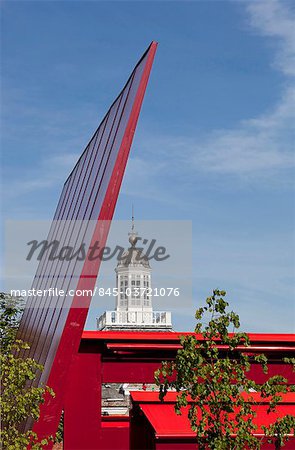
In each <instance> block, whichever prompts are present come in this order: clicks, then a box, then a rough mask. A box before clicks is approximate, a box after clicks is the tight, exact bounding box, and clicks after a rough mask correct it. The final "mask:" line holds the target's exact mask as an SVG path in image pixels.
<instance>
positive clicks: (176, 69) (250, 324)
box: [1, 0, 295, 332]
mask: <svg viewBox="0 0 295 450" xmlns="http://www.w3.org/2000/svg"><path fill="white" fill-rule="evenodd" d="M1 21H2V61H1V63H2V70H1V92H2V104H3V107H2V122H1V125H2V126H1V128H2V131H1V137H2V166H3V176H2V179H3V197H4V206H3V217H4V218H10V219H11V218H12V219H17V220H18V219H19V220H24V219H49V218H51V217H52V216H53V213H54V210H55V207H56V204H57V201H58V198H59V195H60V191H61V188H62V184H63V181H64V180H65V178H66V177H67V175H68V173H69V171H70V169H71V167H72V166H73V164H74V162H75V160H76V159H77V158H78V155H79V154H80V153H81V151H82V150H83V148H84V146H85V145H86V143H87V141H88V139H89V138H90V136H91V135H92V133H93V131H94V130H95V129H96V127H97V125H98V124H99V122H100V120H101V119H102V117H103V115H104V113H105V111H106V110H107V109H108V107H109V105H110V104H111V102H112V101H113V99H114V98H115V97H116V95H117V94H118V92H119V91H120V89H121V88H122V86H123V84H124V83H125V81H126V79H127V78H128V76H129V73H130V71H131V70H132V68H133V66H134V64H135V63H136V61H137V60H138V58H139V57H140V55H141V54H142V53H143V51H144V50H145V48H146V47H147V46H148V44H149V43H150V41H151V40H156V41H158V42H159V48H158V51H157V55H156V59H155V63H154V67H153V71H152V75H151V78H150V82H149V86H148V89H147V93H146V97H145V100H144V105H143V108H142V112H141V116H140V120H139V123H138V128H137V132H136V136H135V139H134V142H133V146H132V150H131V157H130V161H129V163H128V166H127V170H126V174H125V179H124V182H123V185H122V190H121V195H120V198H119V201H118V204H117V209H116V218H117V219H128V218H129V216H130V206H131V204H132V203H134V205H135V209H136V216H137V217H138V218H139V219H141V220H144V219H165V220H181V219H186V220H192V222H193V286H194V305H192V307H191V308H187V309H184V310H183V311H182V312H181V314H178V315H177V317H175V318H174V322H175V326H176V328H177V329H183V330H189V329H192V327H193V323H194V320H193V315H194V310H195V308H196V306H197V305H200V304H201V303H202V302H203V301H204V299H205V298H206V296H207V295H208V294H209V293H210V291H211V290H212V289H213V288H215V287H219V288H223V289H225V290H227V291H228V297H229V301H230V303H231V306H232V307H233V308H234V309H235V310H236V311H237V312H238V313H239V314H240V315H241V318H242V324H243V328H244V329H246V330H247V331H257V332H292V331H293V332H294V328H295V327H294V324H295V310H294V294H295V288H294V275H295V274H294V268H295V256H294V255H295V236H294V224H295V223H294V222H295V205H294V142H295V139H294V137H295V136H294V119H295V106H294V104H295V102H294V99H295V83H294V75H295V10H294V3H293V2H291V1H290V2H289V1H288V0H284V1H277V0H274V1H267V2H264V1H255V2H254V1H253V2H252V1H245V2H230V1H222V2H221V1H217V2H214V1H210V2H205V1H203V2H202V1H195V2H177V1H174V2H157V1H154V2H144V1H142V2H121V1H120V2H119V1H117V2H111V1H110V2H100V1H91V2H87V1H86V2H80V1H75V2H72V1H39V2H30V1H25V2H17V1H11V2H10V1H6V2H5V1H4V2H2V4H1ZM97 313H98V311H92V312H91V315H90V318H89V321H88V326H89V327H92V328H93V327H94V317H95V315H96V314H97Z"/></svg>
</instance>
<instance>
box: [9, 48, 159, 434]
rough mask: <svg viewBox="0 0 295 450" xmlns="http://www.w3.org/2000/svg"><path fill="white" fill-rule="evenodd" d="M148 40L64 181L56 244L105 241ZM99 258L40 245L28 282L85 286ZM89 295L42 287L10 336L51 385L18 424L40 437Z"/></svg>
mask: <svg viewBox="0 0 295 450" xmlns="http://www.w3.org/2000/svg"><path fill="white" fill-rule="evenodd" d="M156 47H157V44H156V43H155V42H152V43H151V45H150V46H149V48H148V49H147V51H146V52H145V53H144V55H143V56H142V58H141V59H140V61H139V62H138V63H137V65H136V66H135V68H134V70H133V72H132V74H131V76H130V77H129V79H128V81H127V83H126V85H125V87H124V88H123V90H122V91H121V93H120V94H119V96H118V97H117V99H116V100H115V101H114V103H113V104H112V106H111V107H110V109H109V111H108V112H107V114H106V116H105V117H104V119H103V121H102V122H101V124H100V125H99V127H98V129H97V130H96V132H95V133H94V135H93V137H92V139H91V140H90V142H89V144H88V145H87V147H86V149H85V150H84V152H83V153H82V155H81V157H80V159H79V160H78V162H77V164H76V166H75V167H74V169H73V171H72V172H71V174H70V176H69V177H68V179H67V181H66V182H65V184H64V187H63V191H62V194H61V197H60V200H59V203H58V206H57V210H56V213H55V216H54V221H53V223H52V226H51V228H50V231H49V236H48V239H47V240H48V242H59V243H60V244H61V245H62V246H68V245H72V244H77V243H79V244H81V243H82V242H83V243H84V244H86V247H85V248H86V254H87V256H88V252H89V249H90V247H91V246H92V244H93V243H94V242H96V241H98V242H99V244H100V247H104V246H105V243H106V239H107V235H108V231H109V227H110V221H111V220H112V217H113V214H114V210H115V206H116V201H117V198H118V194H119V190H120V186H121V182H122V178H123V174H124V171H125V167H126V163H127V159H128V155H129V151H130V147H131V143H132V140H133V136H134V133H135V128H136V124H137V120H138V116H139V112H140V108H141V105H142V101H143V97H144V93H145V90H146V86H147V82H148V78H149V74H150V71H151V67H152V63H153V59H154V55H155V52H156ZM93 224H94V225H93ZM99 266H100V259H99V258H98V259H95V260H90V259H89V258H88V257H86V259H85V260H84V261H81V260H79V259H78V258H76V259H75V260H72V259H71V260H66V259H63V258H57V259H52V258H50V254H49V251H47V252H45V253H44V254H43V256H42V259H41V261H40V264H39V266H38V269H37V272H36V276H35V279H34V282H33V286H32V287H33V288H35V289H40V290H46V289H47V290H48V289H49V288H55V289H57V290H59V291H60V290H64V291H65V292H66V293H67V292H69V291H70V290H71V289H76V291H77V290H81V291H83V290H86V289H87V290H89V289H93V288H94V286H95V282H96V278H97V275H98V270H99ZM76 291H75V292H76ZM90 300H91V297H90V296H88V295H85V296H82V297H81V296H77V294H76V295H75V296H74V298H72V297H69V296H53V295H51V294H50V293H49V291H47V294H46V295H45V296H44V298H42V300H41V302H40V300H38V297H35V298H34V297H32V298H31V299H29V301H28V302H27V305H26V309H25V311H24V314H23V317H22V320H21V324H20V328H19V332H18V336H17V338H18V339H22V340H24V341H25V342H28V343H29V345H30V347H31V348H30V352H29V356H31V357H32V358H34V359H35V360H36V361H37V362H38V363H40V364H42V365H43V366H44V371H43V373H42V375H41V376H40V377H39V379H38V380H37V381H36V384H40V383H46V384H48V385H49V386H50V387H51V388H52V389H53V390H54V392H55V397H54V398H52V397H50V396H47V397H46V399H45V403H44V404H43V405H42V407H41V415H40V419H39V421H38V422H36V423H35V424H32V423H30V422H27V423H26V424H25V428H27V429H28V428H30V427H32V426H33V430H34V431H35V432H36V433H37V434H38V436H39V437H40V438H43V437H45V436H49V435H52V434H55V432H56V430H57V426H58V423H59V419H60V415H61V412H62V408H63V404H64V395H65V391H66V386H67V383H68V369H69V366H70V364H71V361H72V359H73V357H74V356H75V355H76V353H77V351H78V347H79V344H80V340H81V335H82V332H83V328H84V324H85V321H86V317H87V313H88V309H89V304H90ZM26 356H28V355H26ZM90 395H91V394H90Z"/></svg>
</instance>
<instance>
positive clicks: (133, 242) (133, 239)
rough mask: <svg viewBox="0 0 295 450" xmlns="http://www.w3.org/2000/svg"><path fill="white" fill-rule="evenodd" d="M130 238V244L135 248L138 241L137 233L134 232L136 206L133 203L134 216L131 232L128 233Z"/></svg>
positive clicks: (132, 217)
mask: <svg viewBox="0 0 295 450" xmlns="http://www.w3.org/2000/svg"><path fill="white" fill-rule="evenodd" d="M128 236H129V242H130V244H131V246H132V247H135V245H136V242H137V241H138V236H137V232H136V231H134V206H133V203H132V216H131V232H130V233H128Z"/></svg>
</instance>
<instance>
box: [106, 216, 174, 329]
mask: <svg viewBox="0 0 295 450" xmlns="http://www.w3.org/2000/svg"><path fill="white" fill-rule="evenodd" d="M128 235H129V243H130V244H131V247H129V248H128V249H127V250H125V252H124V253H123V255H122V258H121V259H120V260H119V261H118V264H117V267H116V269H115V272H116V280H117V286H116V287H117V290H118V296H117V300H116V310H115V311H106V312H105V313H104V314H102V315H101V316H100V317H99V318H98V319H97V328H98V330H115V329H117V330H124V329H125V330H126V329H129V330H130V329H135V330H146V331H149V330H153V331H161V330H162V331H167V330H168V331H169V330H170V331H171V330H172V324H171V312H167V311H153V306H152V283H151V267H150V264H149V261H148V258H147V257H146V256H145V255H144V254H143V252H142V250H141V249H140V248H137V247H136V243H137V241H138V234H137V233H136V231H134V217H133V214H132V228H131V232H130V233H129V234H128Z"/></svg>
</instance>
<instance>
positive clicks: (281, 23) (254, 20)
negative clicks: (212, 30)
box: [247, 0, 295, 75]
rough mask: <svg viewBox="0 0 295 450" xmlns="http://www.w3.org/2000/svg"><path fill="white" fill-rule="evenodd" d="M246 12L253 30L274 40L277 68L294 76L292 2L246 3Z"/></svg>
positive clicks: (293, 18)
mask: <svg viewBox="0 0 295 450" xmlns="http://www.w3.org/2000/svg"><path fill="white" fill-rule="evenodd" d="M293 6H294V4H293ZM247 11H248V13H249V15H250V23H251V25H252V27H253V28H254V29H256V30H257V31H258V32H259V33H260V34H262V35H264V36H269V37H272V38H276V43H277V52H276V59H275V61H276V65H277V67H278V68H279V69H280V70H282V71H283V72H284V73H285V74H286V75H295V17H294V13H293V11H292V2H288V1H287V0H285V1H284V2H283V1H278V0H267V1H256V2H255V1H253V2H247Z"/></svg>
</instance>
